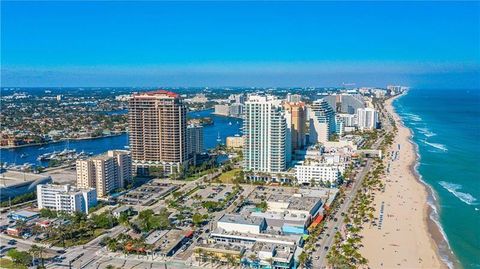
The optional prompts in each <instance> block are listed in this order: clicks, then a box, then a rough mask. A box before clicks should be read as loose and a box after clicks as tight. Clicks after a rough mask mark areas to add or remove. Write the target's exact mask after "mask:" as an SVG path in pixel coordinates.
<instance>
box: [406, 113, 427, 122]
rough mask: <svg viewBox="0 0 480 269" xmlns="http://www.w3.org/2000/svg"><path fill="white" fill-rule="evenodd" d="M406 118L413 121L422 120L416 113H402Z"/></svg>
mask: <svg viewBox="0 0 480 269" xmlns="http://www.w3.org/2000/svg"><path fill="white" fill-rule="evenodd" d="M403 115H405V116H406V117H407V118H408V119H410V120H413V121H422V118H421V117H420V116H418V115H416V114H413V113H404V114H403Z"/></svg>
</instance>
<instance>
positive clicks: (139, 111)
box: [128, 90, 188, 174]
mask: <svg viewBox="0 0 480 269" xmlns="http://www.w3.org/2000/svg"><path fill="white" fill-rule="evenodd" d="M128 106H129V111H128V123H129V131H130V150H131V152H132V160H133V166H134V168H135V171H136V172H137V173H141V174H144V173H148V168H149V167H150V166H156V167H161V168H162V169H163V170H164V172H165V173H167V174H168V173H172V172H174V171H177V172H178V171H179V170H180V167H181V165H182V164H183V163H184V162H185V161H186V160H187V159H188V154H187V136H186V133H187V108H186V106H185V104H184V103H183V101H182V99H181V98H180V96H179V95H178V94H176V93H173V92H169V91H164V90H159V91H153V92H145V93H138V94H134V95H133V96H132V98H131V99H130V100H129V102H128Z"/></svg>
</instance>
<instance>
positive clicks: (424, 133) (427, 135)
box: [415, 127, 437, 137]
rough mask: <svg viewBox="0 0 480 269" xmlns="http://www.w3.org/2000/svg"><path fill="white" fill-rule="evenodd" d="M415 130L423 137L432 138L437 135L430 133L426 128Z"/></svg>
mask: <svg viewBox="0 0 480 269" xmlns="http://www.w3.org/2000/svg"><path fill="white" fill-rule="evenodd" d="M415 129H417V130H418V131H419V132H420V133H421V134H423V135H424V136H426V137H432V136H435V135H437V134H436V133H434V132H432V131H430V130H429V129H428V128H420V127H417V128H415Z"/></svg>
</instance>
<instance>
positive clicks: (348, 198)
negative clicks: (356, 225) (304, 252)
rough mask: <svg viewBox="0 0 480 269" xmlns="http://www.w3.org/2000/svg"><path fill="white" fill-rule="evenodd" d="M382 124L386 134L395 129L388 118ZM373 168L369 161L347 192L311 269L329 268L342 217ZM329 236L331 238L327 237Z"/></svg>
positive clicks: (319, 242) (375, 145)
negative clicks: (330, 253)
mask: <svg viewBox="0 0 480 269" xmlns="http://www.w3.org/2000/svg"><path fill="white" fill-rule="evenodd" d="M382 112H384V110H382ZM381 115H388V113H386V112H385V113H381ZM382 123H384V124H385V125H384V127H383V128H384V130H385V131H386V132H390V131H391V130H392V129H393V127H392V125H391V124H390V121H389V120H388V118H385V117H383V121H382ZM383 140H384V137H383V136H381V137H379V139H377V141H375V143H373V145H372V149H378V147H379V146H380V144H381V143H382V142H383ZM371 166H372V160H371V159H368V160H367V164H366V165H365V167H364V168H363V169H362V170H361V171H360V172H359V173H357V175H356V177H355V180H354V181H353V187H352V188H351V190H350V191H349V192H345V200H344V203H343V204H342V205H341V206H340V208H339V209H338V210H337V212H336V213H335V215H334V216H333V218H332V220H331V221H327V223H326V225H325V229H324V232H323V233H322V235H321V238H320V240H318V241H317V243H316V244H319V247H316V249H315V251H314V252H313V253H312V254H311V255H310V257H311V258H312V262H311V267H310V268H315V269H317V268H325V267H326V266H327V260H326V256H327V253H328V251H329V250H330V248H331V246H332V244H333V241H334V236H335V233H336V232H337V230H338V229H341V228H342V225H343V220H344V216H342V213H346V212H347V210H348V208H349V207H350V204H351V202H352V200H353V198H354V197H355V195H356V194H357V192H358V190H359V189H360V187H361V186H362V182H363V179H364V178H365V175H366V174H367V173H368V171H369V170H370V168H371ZM335 219H337V221H334V220H335ZM327 234H328V235H329V236H327ZM325 247H327V249H325ZM317 257H318V258H317Z"/></svg>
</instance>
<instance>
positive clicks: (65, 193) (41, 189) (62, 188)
mask: <svg viewBox="0 0 480 269" xmlns="http://www.w3.org/2000/svg"><path fill="white" fill-rule="evenodd" d="M37 204H38V208H39V209H42V208H48V209H51V210H56V211H64V212H67V213H73V212H83V213H85V214H88V209H89V208H91V207H93V206H95V205H97V193H96V190H95V189H94V188H90V189H84V190H81V189H77V188H74V187H72V186H70V185H52V184H40V185H37Z"/></svg>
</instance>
